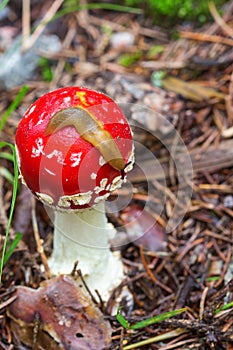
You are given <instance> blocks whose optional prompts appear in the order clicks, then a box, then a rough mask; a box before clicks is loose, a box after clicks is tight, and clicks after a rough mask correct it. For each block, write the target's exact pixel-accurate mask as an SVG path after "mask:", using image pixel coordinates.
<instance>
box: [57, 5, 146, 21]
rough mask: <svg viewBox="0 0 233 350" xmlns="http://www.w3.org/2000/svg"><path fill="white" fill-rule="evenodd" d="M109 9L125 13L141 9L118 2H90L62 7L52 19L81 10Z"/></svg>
mask: <svg viewBox="0 0 233 350" xmlns="http://www.w3.org/2000/svg"><path fill="white" fill-rule="evenodd" d="M85 9H86V10H96V9H101V10H109V11H118V12H126V13H133V14H141V13H142V10H141V9H139V8H135V7H129V6H124V5H118V4H111V3H90V4H86V5H77V6H67V7H65V8H63V9H62V10H60V11H58V12H57V13H56V15H55V16H54V17H53V18H52V21H53V20H54V19H57V18H59V17H62V16H64V15H66V14H69V13H73V12H77V11H81V10H85Z"/></svg>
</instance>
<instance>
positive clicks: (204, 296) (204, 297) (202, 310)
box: [199, 287, 209, 320]
mask: <svg viewBox="0 0 233 350" xmlns="http://www.w3.org/2000/svg"><path fill="white" fill-rule="evenodd" d="M208 290H209V288H208V287H206V288H204V290H203V293H202V295H201V301H200V310H199V318H200V320H202V318H203V314H204V309H205V301H206V296H207V293H208Z"/></svg>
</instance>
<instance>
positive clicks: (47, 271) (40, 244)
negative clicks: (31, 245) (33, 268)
mask: <svg viewBox="0 0 233 350" xmlns="http://www.w3.org/2000/svg"><path fill="white" fill-rule="evenodd" d="M32 227H33V232H34V237H35V241H36V246H37V252H38V253H39V254H40V257H41V260H42V264H43V265H44V270H45V274H46V277H47V278H51V277H52V275H51V272H50V269H49V265H48V261H47V258H46V255H45V253H44V248H43V240H42V239H41V238H40V234H39V229H38V225H37V220H36V211H35V198H32Z"/></svg>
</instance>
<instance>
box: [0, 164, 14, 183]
mask: <svg viewBox="0 0 233 350" xmlns="http://www.w3.org/2000/svg"><path fill="white" fill-rule="evenodd" d="M0 175H1V176H2V177H5V179H7V181H8V182H9V183H10V184H11V185H13V183H14V176H13V175H12V174H11V172H10V171H9V170H8V169H6V168H4V167H2V166H0Z"/></svg>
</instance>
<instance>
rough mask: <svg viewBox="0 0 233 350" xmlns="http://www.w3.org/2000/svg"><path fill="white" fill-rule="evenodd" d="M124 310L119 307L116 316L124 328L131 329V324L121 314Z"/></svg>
mask: <svg viewBox="0 0 233 350" xmlns="http://www.w3.org/2000/svg"><path fill="white" fill-rule="evenodd" d="M121 309H122V308H121V307H119V308H118V309H117V315H116V319H117V321H118V322H119V323H120V324H121V325H122V326H123V327H124V328H126V329H129V327H130V326H129V322H128V321H127V320H126V319H125V318H124V316H123V315H122V314H121V313H120V310H121Z"/></svg>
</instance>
